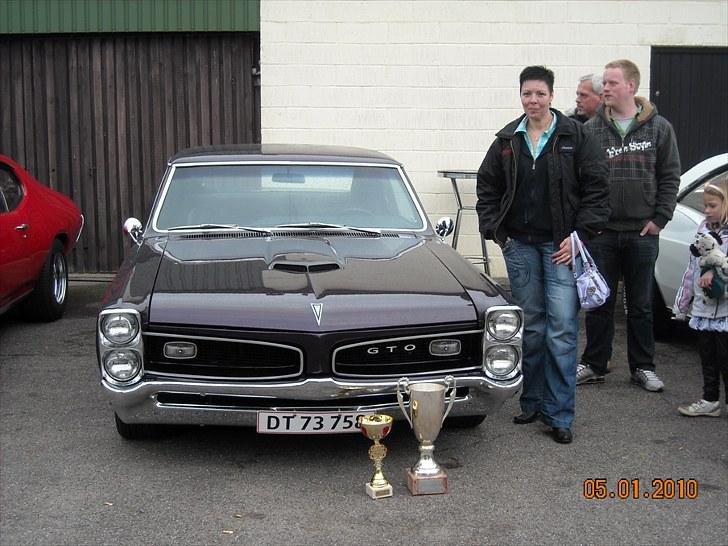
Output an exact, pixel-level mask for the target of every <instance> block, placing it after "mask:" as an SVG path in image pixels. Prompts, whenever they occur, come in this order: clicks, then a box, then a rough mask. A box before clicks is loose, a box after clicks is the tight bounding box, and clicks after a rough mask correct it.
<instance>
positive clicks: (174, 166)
mask: <svg viewBox="0 0 728 546" xmlns="http://www.w3.org/2000/svg"><path fill="white" fill-rule="evenodd" d="M230 165H239V166H245V165H301V166H308V165H314V166H323V167H327V166H336V167H382V168H386V169H395V170H396V171H397V173H398V174H399V177H400V178H401V179H402V181H403V182H404V185H405V188H407V193H409V196H410V199H411V200H412V202H413V203H414V205H415V208H416V209H417V212H418V213H419V215H420V222H421V226H422V227H421V228H418V229H396V228H377V227H372V228H369V229H381V230H382V231H391V232H397V233H422V232H424V231H427V229H428V220H427V215H426V214H425V211H424V209H423V208H422V205H421V204H420V200H419V199H418V197H417V194H416V193H415V191H414V187H413V185H412V182H411V181H410V179H409V177H408V176H407V175H406V173H405V172H404V169H403V168H402V166H401V165H394V164H392V163H360V162H349V161H346V162H343V161H200V162H194V163H183V164H180V165H178V164H172V165H169V167H168V169H167V172H166V173H165V176H164V179H163V181H162V184H163V187H162V191H161V192H160V193H159V197H158V198H157V199H156V200H155V201H154V205H153V212H152V221H151V228H152V229H153V230H154V231H155V232H156V233H162V234H168V233H170V231H169V230H167V229H159V228H158V227H157V218H158V216H159V211H160V209H161V208H162V205H163V204H164V200H165V199H166V197H167V191H168V190H169V185H170V182H171V181H172V178H173V176H174V173H175V171H176V170H177V169H178V168H182V169H184V168H186V167H208V166H230ZM250 227H259V228H266V229H271V226H250ZM354 227H356V226H354ZM200 231H207V232H210V231H215V230H209V229H208V230H199V229H181V230H175V231H173V232H172V233H198V232H200ZM273 235H275V232H274V233H273Z"/></svg>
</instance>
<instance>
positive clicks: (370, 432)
mask: <svg viewBox="0 0 728 546" xmlns="http://www.w3.org/2000/svg"><path fill="white" fill-rule="evenodd" d="M358 421H359V428H360V429H361V432H362V434H363V435H364V436H366V437H367V438H369V439H370V440H374V445H373V446H371V447H370V448H369V458H370V459H371V460H372V461H374V475H372V479H371V480H370V481H369V483H368V484H366V491H367V495H369V496H370V497H371V498H373V499H383V498H385V497H391V496H392V486H391V484H390V483H389V481H388V480H387V478H385V477H384V474H383V473H382V462H383V461H384V457H386V456H387V446H385V445H384V444H381V443H379V440H381V439H382V438H384V437H385V436H386V435H387V434H389V431H390V430H392V421H394V419H393V418H392V417H390V416H389V415H380V414H374V415H361V416H359V418H358Z"/></svg>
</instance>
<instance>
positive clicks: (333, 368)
mask: <svg viewBox="0 0 728 546" xmlns="http://www.w3.org/2000/svg"><path fill="white" fill-rule="evenodd" d="M482 333H483V330H463V331H461V332H441V333H439V334H425V335H420V336H405V337H391V338H384V339H374V340H371V341H362V342H360V343H352V344H349V345H342V346H341V347H338V348H336V349H334V352H333V354H332V355H331V371H332V373H333V374H335V375H339V376H340V377H359V378H369V379H377V378H382V379H384V378H387V377H399V376H401V375H402V374H401V373H397V374H389V375H361V374H352V373H339V372H337V371H336V353H338V352H339V351H343V350H345V349H351V348H354V347H361V346H362V345H378V344H380V343H389V342H395V341H403V340H408V339H428V338H433V337H443V338H446V337H447V336H458V335H466V334H482ZM432 356H435V355H432ZM433 362H436V361H435V360H433ZM481 368H482V364H480V365H477V366H467V367H464V368H447V369H442V370H437V372H419V373H408V374H407V375H411V376H421V375H432V374H433V373H438V374H443V375H446V374H448V373H452V372H466V371H474V370H480V369H481Z"/></svg>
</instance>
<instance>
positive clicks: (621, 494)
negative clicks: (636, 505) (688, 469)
mask: <svg viewBox="0 0 728 546" xmlns="http://www.w3.org/2000/svg"><path fill="white" fill-rule="evenodd" d="M647 481H649V480H644V481H643V480H641V479H639V478H629V479H627V478H621V479H619V480H617V481H616V482H611V483H610V481H609V480H607V479H606V478H588V479H586V480H584V482H583V485H582V494H583V495H584V498H585V499H589V500H604V499H620V500H626V499H651V500H665V499H681V500H682V499H687V500H693V499H697V498H698V480H695V479H692V478H689V479H684V478H680V479H677V480H675V479H672V478H654V479H653V480H651V481H649V486H648V485H647Z"/></svg>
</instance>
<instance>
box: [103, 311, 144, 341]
mask: <svg viewBox="0 0 728 546" xmlns="http://www.w3.org/2000/svg"><path fill="white" fill-rule="evenodd" d="M101 333H103V334H104V337H105V338H106V339H108V340H109V341H110V342H112V343H116V344H119V345H121V344H123V343H129V342H130V341H131V340H133V339H134V338H135V337H136V335H137V334H138V333H139V322H138V321H137V318H136V316H135V315H132V314H129V313H111V314H108V315H105V316H104V318H103V319H101Z"/></svg>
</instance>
